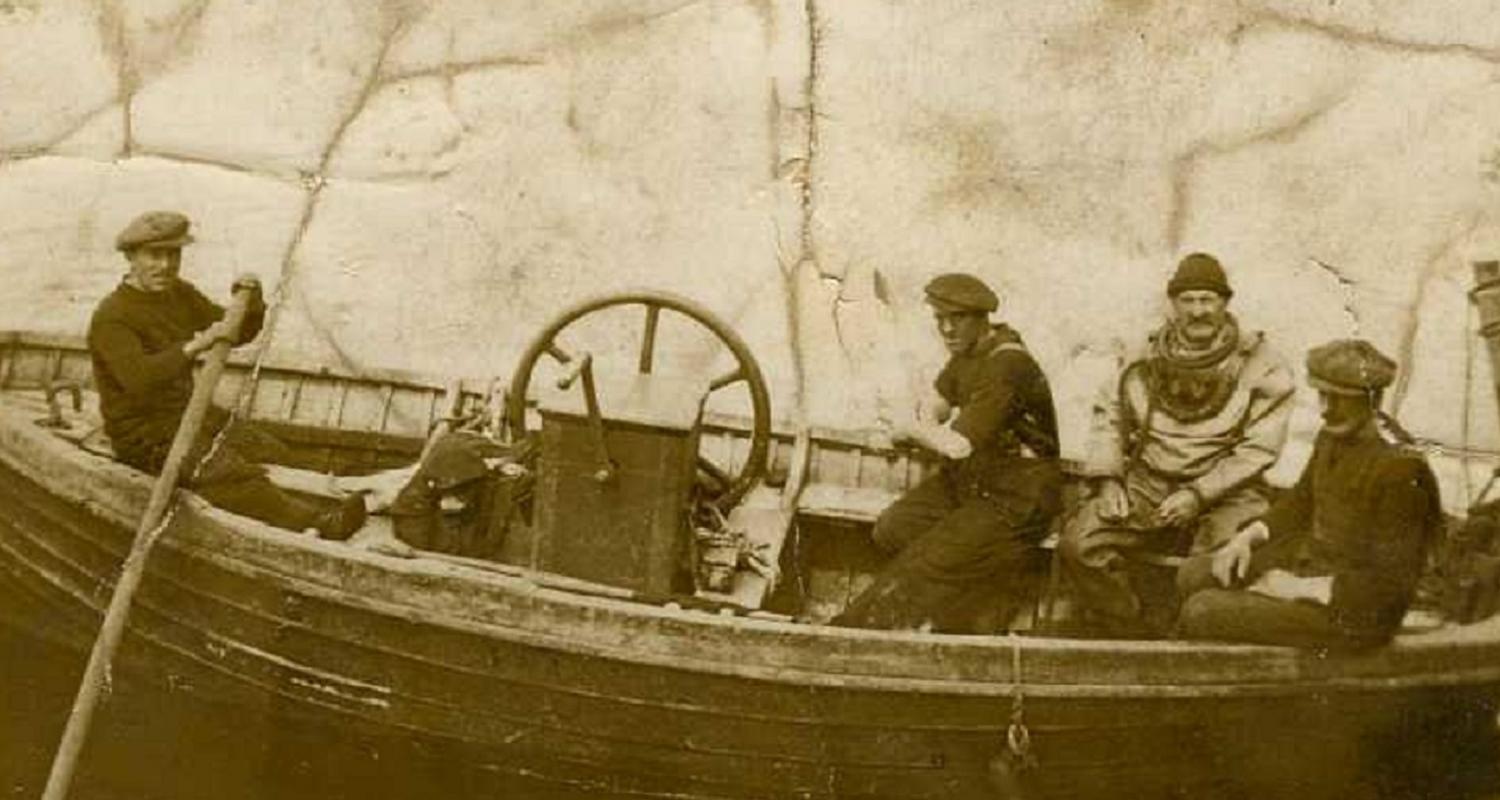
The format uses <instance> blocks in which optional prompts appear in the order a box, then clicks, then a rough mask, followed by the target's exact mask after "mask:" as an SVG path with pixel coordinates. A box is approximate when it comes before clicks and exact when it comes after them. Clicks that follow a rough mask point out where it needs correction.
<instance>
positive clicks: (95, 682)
mask: <svg viewBox="0 0 1500 800" xmlns="http://www.w3.org/2000/svg"><path fill="white" fill-rule="evenodd" d="M250 292H251V290H249V289H236V290H235V293H234V298H233V299H232V300H231V301H230V304H229V309H228V311H227V313H226V315H225V319H226V320H227V321H228V323H229V329H230V332H231V333H230V335H231V336H234V337H238V335H239V330H240V325H241V323H242V322H243V321H244V319H245V309H246V307H247V306H248V305H249V302H250ZM230 346H231V345H230V343H229V342H227V341H218V342H214V345H213V347H212V348H210V349H209V351H208V355H207V357H206V358H205V359H204V364H203V368H202V370H201V371H199V373H198V376H197V378H196V379H195V380H194V381H193V394H192V397H190V398H189V399H188V405H187V410H186V411H184V412H183V414H182V422H180V423H179V424H178V426H177V435H176V436H175V437H174V438H173V439H172V448H171V449H170V450H168V451H167V460H166V463H165V464H163V465H162V469H161V474H160V475H159V476H158V477H157V479H156V484H155V485H154V486H152V487H151V500H150V502H148V503H147V504H146V514H145V516H143V517H141V524H140V525H139V526H138V527H137V528H136V532H135V541H134V542H133V543H132V544H131V546H130V554H129V555H128V556H126V557H125V564H124V566H122V567H121V568H120V579H119V581H118V582H117V583H116V584H115V593H114V596H112V597H111V598H110V600H109V609H108V610H107V611H105V612H104V624H103V625H101V626H100V628H99V638H98V639H96V640H95V641H94V649H93V652H91V653H89V663H88V667H87V668H85V669H84V672H83V681H82V682H81V683H80V684H79V685H78V696H77V697H76V698H75V699H74V700H73V711H72V713H71V714H69V715H68V725H67V727H66V728H64V729H63V736H62V743H61V744H59V745H58V747H57V756H56V757H55V758H54V759H53V760H52V772H51V773H50V774H49V775H48V776H47V788H46V791H44V792H43V793H42V800H64V798H66V797H67V796H68V786H69V784H71V783H72V782H73V772H74V770H75V769H76V768H77V766H78V756H79V754H80V753H81V752H82V751H83V743H84V741H85V740H86V739H87V738H88V733H89V725H90V724H91V723H92V722H93V719H94V709H95V707H97V706H98V705H99V694H100V692H101V691H102V690H103V689H104V685H105V683H107V682H108V680H109V671H110V663H111V662H112V661H113V660H114V655H115V650H117V649H118V648H119V646H120V638H121V637H122V636H123V635H124V634H125V622H126V620H127V619H128V618H129V616H130V604H131V601H132V600H133V599H134V598H135V592H136V589H137V588H138V587H139V586H140V584H141V578H142V577H143V576H144V575H145V573H146V556H147V555H148V554H149V553H150V551H151V546H152V545H154V544H155V543H156V540H157V538H158V537H159V536H160V533H161V531H160V530H159V528H161V527H162V520H163V518H164V517H165V516H166V513H167V509H168V507H169V506H170V505H171V503H172V497H173V490H175V489H176V488H177V480H178V478H179V476H180V475H181V473H182V467H183V460H184V459H185V458H186V457H187V454H188V450H189V448H191V446H192V444H193V439H194V438H196V437H197V435H198V429H199V428H201V427H203V418H204V417H205V416H207V414H208V407H209V404H210V403H211V402H212V401H213V396H214V386H215V385H217V384H218V382H219V375H220V374H221V373H223V372H224V361H225V359H226V358H227V357H228V356H229V348H230Z"/></svg>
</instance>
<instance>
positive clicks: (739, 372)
mask: <svg viewBox="0 0 1500 800" xmlns="http://www.w3.org/2000/svg"><path fill="white" fill-rule="evenodd" d="M747 377H749V376H748V375H747V374H746V373H745V368H744V367H743V366H738V367H735V368H734V369H733V370H731V371H729V372H726V373H724V374H723V375H720V376H719V377H717V378H714V379H713V380H712V381H710V382H709V384H708V390H709V391H710V392H717V391H719V390H720V389H722V388H724V387H725V386H728V385H729V384H731V383H737V382H739V381H742V380H744V379H745V378H747Z"/></svg>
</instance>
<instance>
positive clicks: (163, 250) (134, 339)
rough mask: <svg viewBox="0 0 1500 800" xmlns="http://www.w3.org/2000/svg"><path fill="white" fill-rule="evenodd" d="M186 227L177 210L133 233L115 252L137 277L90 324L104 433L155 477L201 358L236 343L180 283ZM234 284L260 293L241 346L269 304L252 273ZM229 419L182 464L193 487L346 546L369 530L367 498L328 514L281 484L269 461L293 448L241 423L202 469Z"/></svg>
mask: <svg viewBox="0 0 1500 800" xmlns="http://www.w3.org/2000/svg"><path fill="white" fill-rule="evenodd" d="M188 228H189V222H188V219H187V217H185V216H183V215H182V214H178V213H176V212H172V211H152V212H148V213H146V214H142V215H141V216H139V217H137V218H136V219H135V220H134V221H132V222H131V223H130V224H129V225H128V226H126V227H125V229H124V230H123V231H121V232H120V234H119V236H118V237H116V240H115V245H116V248H117V249H118V250H119V251H120V252H121V253H122V254H124V256H125V259H126V261H128V262H129V265H130V267H129V272H128V273H127V274H126V276H125V279H124V280H123V281H121V282H120V285H119V286H118V287H116V288H115V290H114V291H113V292H112V293H110V295H109V296H108V297H106V298H104V300H103V301H102V302H100V303H99V306H98V307H97V308H96V309H95V310H94V315H93V319H92V320H91V321H90V323H89V333H88V343H89V351H90V353H91V354H92V356H93V362H94V382H95V384H96V385H97V388H98V391H99V406H100V411H101V412H102V413H103V416H104V430H105V433H107V434H108V435H109V439H110V443H111V445H112V446H113V447H114V451H115V456H116V457H117V458H118V459H119V460H120V461H123V462H125V463H126V464H129V465H131V466H133V467H136V468H137V469H140V470H144V471H146V472H149V473H152V474H156V473H158V472H160V471H161V469H162V467H163V465H164V462H165V461H166V457H167V451H168V450H169V449H170V448H171V444H172V439H173V437H174V436H175V435H176V431H177V426H178V424H179V423H180V422H181V421H182V415H183V413H184V412H185V411H186V409H187V403H188V398H189V397H190V396H191V395H192V391H193V362H194V360H195V359H196V358H197V357H198V356H199V355H201V354H202V353H204V352H206V351H207V350H209V349H210V348H211V347H212V346H213V344H214V342H216V341H221V340H227V339H229V338H230V336H231V332H230V331H229V330H228V329H227V328H226V326H225V324H224V321H223V318H224V309H223V308H221V307H220V306H218V305H217V304H215V303H214V302H213V301H211V300H209V299H208V298H207V297H204V296H203V293H202V292H200V291H198V289H197V288H196V287H194V286H193V285H192V284H191V283H189V282H187V281H185V280H183V279H182V278H180V277H179V276H178V270H179V269H180V268H181V264H182V248H183V246H184V245H187V244H189V243H190V242H192V241H193V237H192V235H191V234H190V233H189V232H188ZM235 287H236V288H239V287H249V288H251V289H252V290H254V294H253V297H252V300H251V302H250V305H249V308H248V311H247V313H246V315H245V321H244V326H243V329H242V330H241V331H240V333H239V337H238V338H237V339H235V340H234V343H235V344H245V343H247V342H249V341H250V340H252V339H254V338H255V336H256V334H258V333H259V332H260V328H261V324H262V321H263V320H264V317H265V304H264V302H263V301H262V299H261V294H260V281H259V280H258V279H256V278H255V277H254V276H242V277H241V278H239V279H238V280H236V281H235ZM228 421H229V415H228V414H227V413H226V412H224V411H223V410H222V409H217V408H214V409H210V412H209V416H208V417H207V419H206V420H205V421H204V425H203V428H202V429H201V430H200V432H199V435H198V438H197V440H196V441H195V442H194V444H193V448H192V450H191V451H190V452H189V455H188V460H187V462H186V463H185V464H184V467H183V473H182V474H183V476H184V482H185V485H186V486H188V487H189V488H191V489H192V490H193V491H195V492H197V493H198V494H200V495H202V496H203V497H204V498H205V499H207V500H208V501H209V502H210V503H213V504H214V505H216V506H219V507H220V508H223V509H226V510H228V511H232V512H234V513H236V514H241V515H244V516H247V517H253V518H255V519H259V520H262V521H264V522H268V523H270V524H272V525H275V526H277V527H281V528H287V529H289V530H294V531H298V532H301V531H304V530H307V529H315V530H317V531H318V533H319V534H320V535H321V536H323V537H325V538H330V539H347V538H348V537H349V536H350V535H351V534H353V533H354V531H355V530H357V529H358V528H359V527H360V525H362V524H363V523H364V519H365V507H364V499H363V497H361V496H359V495H351V496H349V497H346V498H345V499H344V500H342V501H341V502H340V503H339V504H338V505H337V506H336V507H334V508H332V509H326V510H324V509H319V508H316V507H314V506H312V505H310V504H309V503H307V502H304V501H301V500H299V499H297V498H296V497H294V496H292V495H290V494H288V493H287V492H285V491H283V490H282V489H281V488H279V487H278V486H276V485H275V484H273V483H272V482H271V481H270V480H269V479H268V478H267V476H266V470H265V468H264V467H263V466H262V465H261V464H262V462H277V461H280V460H282V459H283V458H284V457H285V455H286V454H285V445H283V444H281V443H280V442H278V441H277V440H275V439H274V438H272V437H270V436H268V435H266V434H265V433H264V432H261V431H258V430H257V429H256V428H255V427H254V426H253V425H247V424H236V425H234V426H233V427H232V428H231V429H230V430H229V431H228V432H227V433H226V435H225V436H224V438H223V441H221V442H220V443H219V446H218V447H216V448H214V450H213V456H212V457H211V458H209V459H208V460H207V461H206V462H204V460H203V458H204V455H205V454H206V453H207V452H208V450H209V447H210V444H211V443H212V442H213V440H214V438H215V437H216V436H217V435H218V433H219V432H220V430H221V429H223V428H224V426H225V424H226V423H227V422H228Z"/></svg>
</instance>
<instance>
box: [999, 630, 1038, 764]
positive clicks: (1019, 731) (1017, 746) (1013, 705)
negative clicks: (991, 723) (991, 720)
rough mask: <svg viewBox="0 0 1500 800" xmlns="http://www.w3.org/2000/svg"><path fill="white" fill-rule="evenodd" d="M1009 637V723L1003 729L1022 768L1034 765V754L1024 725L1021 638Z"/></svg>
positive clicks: (1008, 743)
mask: <svg viewBox="0 0 1500 800" xmlns="http://www.w3.org/2000/svg"><path fill="white" fill-rule="evenodd" d="M1009 638H1010V656H1011V659H1010V725H1009V726H1008V727H1007V728H1006V729H1005V746H1006V749H1007V750H1008V751H1009V752H1010V755H1011V757H1012V758H1014V759H1015V761H1016V763H1017V765H1019V766H1020V767H1022V768H1023V769H1033V768H1035V767H1036V754H1035V753H1033V752H1031V731H1030V729H1028V728H1027V727H1026V695H1025V691H1024V690H1023V689H1022V686H1023V685H1024V679H1023V677H1022V673H1021V640H1020V637H1018V636H1016V635H1014V634H1011V636H1010V637H1009Z"/></svg>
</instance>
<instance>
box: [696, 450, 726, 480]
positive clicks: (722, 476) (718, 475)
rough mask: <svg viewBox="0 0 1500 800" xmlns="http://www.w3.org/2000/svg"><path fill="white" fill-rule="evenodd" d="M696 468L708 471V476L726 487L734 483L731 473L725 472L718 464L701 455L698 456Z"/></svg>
mask: <svg viewBox="0 0 1500 800" xmlns="http://www.w3.org/2000/svg"><path fill="white" fill-rule="evenodd" d="M698 469H701V470H703V471H704V472H706V473H708V477H710V478H713V479H714V481H715V482H717V483H718V484H719V485H720V486H723V487H728V486H730V485H731V484H733V483H734V476H733V475H730V474H729V473H727V472H725V471H724V470H723V469H722V468H721V467H720V466H719V465H718V464H715V463H714V462H712V461H710V460H708V459H707V458H704V457H703V456H698Z"/></svg>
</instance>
